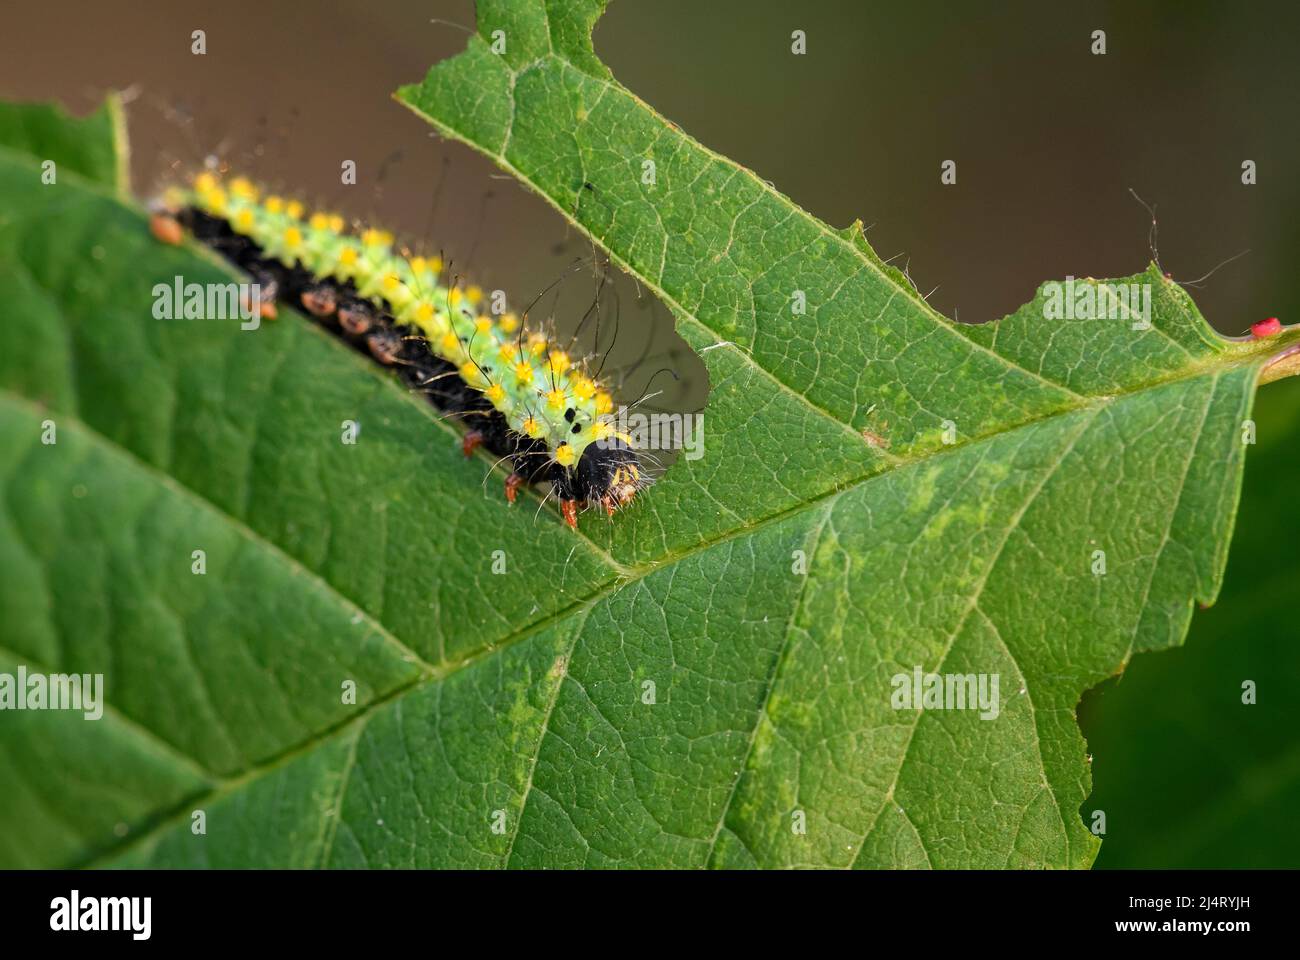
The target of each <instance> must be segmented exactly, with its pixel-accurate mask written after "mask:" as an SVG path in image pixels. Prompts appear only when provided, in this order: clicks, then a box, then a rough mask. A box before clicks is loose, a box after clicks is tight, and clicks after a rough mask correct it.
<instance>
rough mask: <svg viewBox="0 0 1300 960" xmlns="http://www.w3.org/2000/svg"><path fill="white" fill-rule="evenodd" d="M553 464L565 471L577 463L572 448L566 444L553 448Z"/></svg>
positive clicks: (576, 456)
mask: <svg viewBox="0 0 1300 960" xmlns="http://www.w3.org/2000/svg"><path fill="white" fill-rule="evenodd" d="M554 457H555V462H556V463H558V464H559V465H560V466H562V467H564V468H565V469H566V470H567V469H568V468H569V467H571V466H573V465H574V464H575V463H577V462H578V455H577V454H576V453H574V452H573V447H572V446H570V445H569V444H567V443H562V444H560V445H559V446H557V447H556V448H555V453H554Z"/></svg>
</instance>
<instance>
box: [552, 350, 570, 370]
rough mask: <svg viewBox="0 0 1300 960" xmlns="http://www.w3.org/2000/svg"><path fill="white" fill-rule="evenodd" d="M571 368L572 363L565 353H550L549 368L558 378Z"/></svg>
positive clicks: (558, 351) (553, 351)
mask: <svg viewBox="0 0 1300 960" xmlns="http://www.w3.org/2000/svg"><path fill="white" fill-rule="evenodd" d="M571 366H573V361H572V360H570V359H569V355H568V354H567V353H565V352H564V351H563V350H552V351H551V356H550V368H551V372H552V373H554V374H555V375H556V376H559V375H560V374H563V373H566V372H567V371H568V369H569V367H571Z"/></svg>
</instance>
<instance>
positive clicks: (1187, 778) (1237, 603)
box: [0, 0, 1300, 867]
mask: <svg viewBox="0 0 1300 960" xmlns="http://www.w3.org/2000/svg"><path fill="white" fill-rule="evenodd" d="M4 19H5V29H4V31H3V34H0V95H3V96H4V97H7V98H18V99H50V98H55V99H59V100H61V101H63V102H64V103H66V104H68V105H69V106H71V107H73V108H74V109H77V110H85V109H89V108H90V107H91V106H93V105H94V104H96V103H97V102H98V101H99V100H100V99H101V98H102V96H103V94H104V92H105V91H106V90H108V89H113V88H117V89H122V88H129V89H130V90H131V97H132V100H131V105H130V107H129V114H128V115H129V120H130V129H131V135H132V144H133V151H134V153H133V160H132V172H133V180H134V185H135V189H136V191H137V193H139V194H140V195H141V196H142V197H148V196H150V195H151V194H153V193H155V192H157V190H158V189H159V188H160V187H161V186H162V185H164V184H165V183H167V182H169V181H171V180H174V179H176V178H177V177H179V176H180V175H182V174H183V173H185V172H187V171H190V170H193V169H194V168H195V167H196V166H197V165H199V164H200V163H202V162H203V159H204V158H205V157H208V156H217V157H219V158H222V159H224V160H228V161H229V162H230V163H232V164H233V165H234V166H236V167H238V168H240V169H242V170H244V171H246V172H248V173H250V174H252V175H253V176H255V177H257V178H259V179H261V180H263V181H266V182H268V183H269V184H271V185H273V186H275V187H277V188H281V189H290V188H291V189H292V191H293V192H296V193H299V194H301V195H303V196H305V197H306V198H307V199H310V200H313V201H317V202H322V203H326V204H330V205H332V206H334V207H336V208H339V209H341V210H343V211H344V212H346V213H347V214H349V215H351V216H357V217H364V218H368V219H372V220H375V221H378V222H382V223H384V224H386V225H389V226H392V227H393V228H395V229H396V230H398V231H399V232H400V233H402V234H404V235H406V236H407V237H411V238H425V239H427V241H428V243H429V245H430V246H431V247H432V248H434V249H437V248H442V249H443V250H445V252H446V253H447V254H448V255H449V256H450V257H452V258H454V259H455V260H456V261H457V262H458V263H460V264H463V265H465V269H466V271H467V272H469V273H470V274H471V275H472V276H473V277H474V278H475V279H478V280H479V282H481V283H483V284H484V285H485V286H487V287H489V288H491V287H497V286H500V287H503V288H505V289H507V290H509V291H510V293H511V296H512V300H514V301H515V302H516V303H517V302H519V301H520V300H521V299H522V300H523V301H525V302H526V301H527V300H528V299H530V298H531V296H532V295H533V294H534V293H535V292H536V291H539V290H541V289H542V288H543V287H545V286H546V285H547V284H548V283H550V282H551V281H552V280H553V279H555V278H556V277H557V276H558V275H560V274H561V273H563V272H564V270H565V268H566V266H567V265H569V264H570V263H572V261H573V260H574V258H575V257H578V256H582V255H584V253H585V254H587V255H589V254H590V249H589V248H586V249H584V244H583V243H582V242H581V240H580V239H579V238H578V237H577V236H576V235H575V234H574V233H573V232H572V231H570V230H569V229H568V228H567V227H566V225H565V223H564V222H563V220H562V218H561V217H559V215H557V214H556V213H555V212H554V211H553V210H552V209H551V208H549V207H548V206H547V205H546V204H545V203H543V202H542V201H541V200H540V199H538V198H537V197H535V196H532V195H531V194H529V193H527V192H526V191H525V190H523V189H521V188H520V187H518V186H517V185H516V184H514V183H513V182H512V181H510V180H508V179H507V178H503V177H502V175H501V174H499V173H498V172H497V171H496V169H495V168H494V167H492V166H491V165H490V164H489V163H488V162H487V161H485V160H482V159H481V158H479V157H477V156H476V155H473V154H471V153H470V152H469V151H468V149H465V148H462V147H459V146H456V145H454V144H447V143H443V142H441V141H438V140H437V139H435V138H432V137H431V136H430V135H429V133H428V128H427V127H426V126H425V125H424V124H423V123H421V122H420V121H419V120H417V119H416V118H415V117H413V116H411V115H410V114H408V113H407V111H406V110H405V109H404V108H402V107H400V106H399V105H398V104H396V103H395V102H393V101H392V100H391V99H390V94H391V92H392V91H393V90H394V89H395V88H396V87H397V86H398V85H399V84H402V83H408V82H411V81H415V80H418V79H420V78H421V77H422V76H423V75H424V72H425V70H426V69H427V67H428V66H429V65H430V64H431V63H432V62H434V61H435V60H438V59H441V58H442V57H445V56H448V55H451V54H453V53H455V52H457V51H458V50H459V49H460V48H461V47H462V46H463V44H464V40H465V37H464V32H463V28H466V27H469V26H472V24H473V7H472V5H471V4H470V3H468V2H439V0H386V2H383V3H379V4H373V3H362V2H343V0H318V2H313V3H310V4H308V3H302V2H289V0H260V2H250V0H228V2H226V3H224V4H222V5H220V6H219V7H217V6H214V5H210V4H205V3H198V2H192V0H167V2H163V0H145V2H130V3H127V2H70V0H47V2H45V3H42V4H24V5H22V7H21V8H17V7H11V9H8V10H6V12H5V17H4ZM435 20H439V21H446V22H434V21H435ZM196 29H203V30H204V31H206V34H207V49H208V52H207V54H206V55H205V56H202V57H198V56H193V55H192V54H191V53H190V44H191V39H190V35H191V32H192V31H193V30H196ZM796 29H799V30H803V31H805V33H806V35H807V44H808V47H807V53H806V55H804V56H794V55H792V54H791V51H790V42H791V41H790V35H791V32H792V31H793V30H796ZM1097 29H1101V30H1104V31H1105V32H1106V44H1107V52H1106V54H1105V55H1104V56H1094V55H1093V54H1092V53H1091V52H1090V46H1091V43H1092V37H1091V34H1092V32H1093V31H1094V30H1097ZM1297 35H1300V5H1296V4H1294V3H1276V4H1264V3H1249V4H1226V3H1200V2H1187V0H1169V2H1160V3H1154V2H1148V3H1144V2H1123V3H1119V2H1116V3H1100V2H1094V3H1086V2H1079V3H1050V4H1049V3H1033V4H1031V3H1004V4H994V5H988V4H981V5H976V4H972V3H959V2H955V0H950V2H948V3H935V2H911V3H907V4H884V3H863V2H847V0H846V2H831V0H817V2H809V3H803V4H791V3H788V2H780V0H710V2H708V3H701V2H698V0H695V2H691V0H618V2H616V3H614V4H613V5H612V7H611V9H610V11H609V13H607V14H606V16H605V17H604V18H603V19H602V20H601V22H600V24H599V25H598V27H597V31H596V49H597V52H598V53H599V54H600V55H601V57H602V58H603V59H604V60H605V61H606V62H607V63H608V64H610V66H611V67H612V68H613V70H614V72H615V74H616V75H617V76H618V77H619V79H620V80H621V81H622V82H623V83H624V84H625V85H627V86H628V87H629V88H630V89H632V90H633V91H634V92H635V93H637V94H638V95H639V96H641V97H642V98H643V99H645V100H646V101H648V102H649V103H650V104H651V105H652V106H654V107H655V108H657V109H658V110H660V111H661V112H662V113H664V114H665V115H666V116H668V117H669V118H670V119H672V120H673V121H675V122H677V123H678V124H680V125H681V126H682V127H683V128H684V129H685V130H686V131H687V132H689V133H691V134H693V135H695V136H696V137H697V138H699V139H700V140H701V141H703V142H704V143H705V144H706V145H708V146H710V147H712V148H714V149H716V150H719V151H721V152H722V153H724V154H727V155H728V156H730V157H732V158H733V159H735V160H737V161H739V162H740V163H742V164H745V165H746V166H749V167H751V168H753V169H754V170H756V171H757V172H758V173H759V174H760V175H761V176H762V177H764V178H765V179H768V180H770V181H772V182H773V183H774V184H775V185H776V186H777V188H778V189H780V190H781V191H782V192H783V193H786V194H787V195H789V196H790V197H792V198H793V199H794V200H795V201H796V202H798V203H799V204H801V205H802V206H804V207H805V208H807V209H809V210H810V211H812V212H813V213H815V214H817V215H818V216H820V217H822V218H823V219H825V220H827V221H828V222H830V223H831V224H834V225H836V226H840V225H844V224H847V223H849V222H850V221H852V220H853V219H854V218H856V217H861V218H862V220H863V221H864V222H865V223H867V224H868V225H870V229H869V231H868V237H869V238H870V239H871V241H872V243H873V244H874V245H875V247H876V249H877V250H878V251H879V252H880V254H881V255H882V256H884V257H887V258H888V257H894V256H897V257H898V259H897V261H895V262H897V263H899V264H900V265H903V264H905V265H907V267H908V270H909V272H910V275H911V276H912V278H913V279H914V280H915V282H916V284H917V286H918V288H919V289H920V290H921V291H922V292H923V293H929V292H930V291H931V290H932V289H934V292H933V293H932V294H931V295H930V302H931V303H933V304H934V305H935V306H936V307H938V308H939V309H940V310H941V311H943V312H944V313H946V314H947V315H949V316H956V317H957V318H958V319H960V320H961V321H962V322H980V321H985V320H989V319H992V318H994V317H997V316H1000V315H1002V314H1004V313H1008V312H1010V311H1012V310H1014V309H1015V308H1016V307H1017V306H1019V305H1020V304H1021V303H1023V302H1024V301H1026V300H1028V299H1030V297H1031V296H1032V294H1033V291H1034V290H1035V288H1036V287H1037V286H1038V284H1039V283H1041V282H1042V281H1044V280H1047V279H1052V278H1059V277H1064V276H1066V275H1067V274H1072V275H1075V276H1096V277H1106V276H1121V275H1126V274H1131V273H1134V272H1136V271H1137V270H1139V269H1141V268H1142V267H1143V266H1144V265H1145V264H1146V262H1147V260H1148V259H1149V258H1150V250H1149V240H1148V228H1149V217H1148V215H1147V213H1146V212H1145V211H1144V210H1143V209H1142V207H1141V206H1139V204H1138V203H1137V201H1135V200H1134V199H1133V197H1132V196H1130V194H1129V190H1130V188H1131V189H1133V190H1135V191H1136V192H1137V193H1138V194H1140V195H1141V196H1142V197H1143V198H1144V199H1145V200H1146V201H1147V202H1149V203H1154V204H1156V205H1157V206H1158V212H1159V220H1160V234H1159V252H1160V259H1161V263H1162V266H1163V267H1164V269H1165V270H1167V271H1169V272H1170V273H1172V274H1173V276H1174V277H1175V278H1176V279H1178V280H1180V281H1198V282H1197V283H1196V284H1195V285H1194V286H1192V287H1191V289H1192V292H1193V295H1194V296H1195V298H1196V300H1197V302H1198V304H1199V305H1200V307H1201V310H1202V311H1203V312H1204V313H1205V315H1206V317H1207V318H1208V319H1209V320H1210V322H1211V323H1212V324H1214V325H1215V326H1216V327H1217V328H1218V329H1220V330H1222V331H1224V332H1226V333H1232V334H1238V333H1241V332H1243V331H1244V330H1245V328H1246V327H1248V326H1249V325H1250V324H1251V323H1252V322H1254V321H1256V320H1258V319H1261V318H1263V317H1267V316H1278V317H1280V318H1281V319H1282V320H1283V322H1295V321H1296V320H1297V319H1300V310H1298V309H1297V308H1298V307H1300V302H1298V300H1297V297H1298V296H1300V284H1297V283H1296V282H1295V279H1294V276H1295V266H1294V265H1295V264H1296V262H1297V261H1298V260H1300V178H1298V176H1297V173H1298V172H1300V129H1298V128H1297V124H1296V113H1297V109H1296V108H1297V93H1298V92H1300V62H1297V60H1296V58H1295V56H1294V38H1295V37H1296V36H1297ZM343 159H352V160H355V161H356V162H357V166H358V171H359V183H358V186H357V187H348V188H344V187H342V186H340V184H339V177H338V172H339V164H340V162H341V161H342V160H343ZM1248 159H1249V160H1254V161H1255V162H1256V164H1257V167H1258V181H1259V182H1258V183H1257V184H1256V185H1254V186H1244V185H1242V183H1241V180H1240V174H1241V163H1242V161H1243V160H1248ZM944 160H955V161H956V162H957V184H956V185H955V186H943V185H941V184H940V181H939V167H940V164H941V162H942V161H944ZM435 195H436V196H437V197H438V201H437V207H436V209H434V208H432V203H431V198H432V197H433V196H435ZM1246 250H1249V253H1247V254H1245V255H1244V256H1241V257H1239V258H1238V259H1235V260H1232V262H1230V263H1227V264H1226V265H1224V266H1222V267H1221V268H1220V269H1218V270H1217V271H1215V272H1214V273H1213V275H1212V276H1210V277H1208V278H1207V279H1204V280H1199V278H1201V277H1203V276H1204V275H1205V274H1207V273H1210V272H1211V271H1213V270H1214V268H1215V267H1216V266H1217V265H1219V264H1221V263H1222V262H1223V261H1225V260H1228V259H1229V258H1232V257H1234V256H1236V255H1238V254H1241V253H1242V252H1243V251H1246ZM574 277H575V278H576V279H572V280H569V281H566V282H565V283H564V284H563V285H562V289H561V295H562V297H563V299H562V301H561V302H560V305H559V307H558V311H559V313H560V314H561V315H562V316H563V317H566V318H575V319H576V317H577V316H580V314H581V311H582V309H584V308H585V304H586V302H589V301H590V298H591V289H592V281H591V276H590V272H589V271H588V272H586V274H585V276H584V274H583V272H582V271H579V272H577V273H576V274H574ZM617 288H618V289H619V290H620V291H621V293H620V296H619V302H620V305H621V326H620V333H619V339H618V343H617V345H616V352H615V359H614V362H615V363H617V364H620V365H621V366H622V367H623V368H625V369H627V370H628V371H629V373H628V382H629V384H630V387H629V389H630V390H633V391H635V390H637V389H639V387H640V385H641V383H642V382H643V381H644V380H645V379H646V377H648V375H649V373H650V372H652V371H653V370H654V369H655V368H657V367H658V366H661V365H664V364H665V363H666V364H668V365H670V366H672V367H673V368H674V369H675V370H677V371H678V372H679V373H680V374H681V375H682V380H681V382H680V383H678V384H670V383H668V382H667V381H666V379H664V378H660V380H658V381H656V387H668V391H667V392H666V393H665V396H664V397H663V398H662V401H661V402H662V403H663V405H664V406H667V407H669V408H673V409H695V408H696V407H697V406H698V405H699V404H700V403H701V402H702V399H703V397H704V395H705V392H706V388H707V385H706V383H705V378H704V375H703V371H702V367H701V366H700V365H699V364H698V361H697V360H696V358H695V357H694V356H693V355H692V354H690V352H689V351H687V350H685V349H684V347H682V345H680V343H679V342H678V341H676V338H675V336H674V335H673V334H672V332H671V321H670V319H669V318H668V315H667V312H666V311H665V310H664V309H663V307H662V306H659V305H657V304H656V303H654V302H653V301H652V300H651V299H650V298H649V297H646V296H643V295H641V294H640V292H639V291H638V290H637V288H636V286H635V285H634V284H632V283H630V282H629V281H627V280H623V281H622V282H620V283H618V284H617ZM935 288H937V289H935ZM561 326H562V327H563V326H564V321H563V320H562V321H561ZM648 358H653V359H648ZM1256 419H1257V421H1258V423H1259V443H1258V445H1257V447H1256V449H1255V450H1253V451H1252V454H1251V456H1250V458H1249V459H1248V463H1247V476H1246V488H1245V492H1244V495H1243V501H1242V509H1241V514H1240V517H1239V521H1238V529H1237V533H1236V536H1235V540H1234V544H1233V548H1232V554H1231V558H1230V561H1229V570H1228V580H1227V584H1226V585H1225V588H1224V591H1223V595H1222V599H1221V600H1220V602H1219V603H1218V605H1217V606H1216V607H1214V608H1213V609H1211V610H1209V611H1203V612H1200V613H1198V615H1197V616H1196V617H1195V619H1194V621H1193V627H1192V632H1191V635H1190V636H1189V638H1188V643H1187V646H1186V647H1185V648H1184V649H1181V650H1177V651H1173V652H1170V653H1164V654H1158V655H1148V656H1143V657H1138V658H1137V659H1136V660H1134V661H1133V663H1132V664H1131V665H1130V668H1129V670H1128V672H1127V673H1126V675H1125V676H1124V677H1123V678H1122V680H1120V681H1118V682H1111V683H1109V684H1107V685H1105V686H1104V687H1103V688H1101V689H1100V690H1098V691H1094V692H1093V694H1091V695H1090V696H1088V697H1086V698H1085V701H1084V704H1083V707H1082V709H1081V719H1082V721H1083V725H1084V732H1085V734H1086V735H1087V736H1088V738H1089V744H1090V749H1091V751H1092V753H1093V755H1094V758H1095V759H1094V763H1093V776H1094V781H1095V791H1094V794H1093V796H1092V797H1091V798H1090V799H1089V801H1088V802H1087V803H1086V804H1085V806H1084V808H1083V811H1084V813H1085V814H1088V815H1089V819H1090V814H1091V811H1092V810H1094V809H1102V810H1104V811H1105V812H1106V816H1107V836H1106V842H1105V844H1104V845H1103V847H1102V853H1101V856H1100V858H1099V860H1098V866H1103V867H1104V866H1116V867H1119V866H1124V867H1159V866H1183V865H1188V866H1227V867H1245V866H1292V867H1294V866H1300V832H1298V831H1296V830H1295V829H1294V825H1293V822H1292V821H1291V818H1290V816H1289V814H1290V811H1291V810H1292V809H1294V808H1295V807H1296V805H1297V801H1300V737H1298V736H1297V730H1298V729H1300V725H1298V724H1297V720H1300V708H1297V706H1296V701H1297V698H1300V644H1297V640H1298V639H1300V629H1298V628H1297V625H1296V615H1295V613H1294V610H1293V609H1292V608H1291V607H1290V605H1289V603H1288V601H1289V599H1290V594H1289V591H1288V590H1287V586H1288V585H1289V584H1293V583H1295V582H1296V579H1297V576H1300V561H1298V560H1297V549H1296V544H1297V543H1300V516H1298V515H1297V511H1296V510H1295V509H1294V507H1293V503H1294V499H1293V498H1294V491H1295V489H1296V486H1297V483H1296V481H1297V479H1300V469H1297V467H1298V466H1300V454H1298V453H1297V451H1298V450H1300V383H1283V384H1276V385H1273V386H1270V387H1268V388H1266V389H1265V390H1264V391H1263V392H1262V393H1261V395H1260V397H1259V400H1258V404H1257V415H1256ZM1293 589H1294V588H1293ZM1246 679H1253V680H1255V681H1256V682H1257V683H1258V686H1259V703H1258V704H1257V705H1255V706H1243V705H1242V704H1241V702H1240V687H1241V682H1242V681H1243V680H1246Z"/></svg>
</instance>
